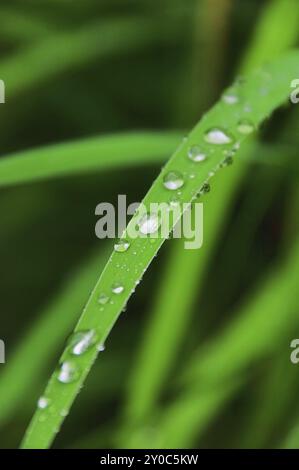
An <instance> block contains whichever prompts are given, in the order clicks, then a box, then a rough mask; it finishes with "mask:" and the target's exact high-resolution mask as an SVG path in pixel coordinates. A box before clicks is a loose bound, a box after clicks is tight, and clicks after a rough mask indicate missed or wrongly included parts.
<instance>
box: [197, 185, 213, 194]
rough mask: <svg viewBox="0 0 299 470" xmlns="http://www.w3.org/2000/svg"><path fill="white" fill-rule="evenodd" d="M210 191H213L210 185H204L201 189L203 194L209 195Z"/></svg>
mask: <svg viewBox="0 0 299 470" xmlns="http://www.w3.org/2000/svg"><path fill="white" fill-rule="evenodd" d="M210 191H211V186H210V185H209V183H204V184H203V185H202V187H201V188H200V193H201V194H206V193H209V192H210Z"/></svg>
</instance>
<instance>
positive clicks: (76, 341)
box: [68, 330, 96, 356]
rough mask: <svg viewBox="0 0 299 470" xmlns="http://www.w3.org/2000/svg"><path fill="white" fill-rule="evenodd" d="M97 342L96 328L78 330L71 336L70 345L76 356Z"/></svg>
mask: <svg viewBox="0 0 299 470" xmlns="http://www.w3.org/2000/svg"><path fill="white" fill-rule="evenodd" d="M95 343H96V333H95V331H94V330H85V331H76V332H75V333H74V334H73V335H72V336H71V338H70V340H69V343H68V346H69V348H70V351H71V353H72V354H74V355H75V356H80V355H81V354H83V353H85V351H87V350H88V349H89V348H91V347H92V346H93V345H94V344H95Z"/></svg>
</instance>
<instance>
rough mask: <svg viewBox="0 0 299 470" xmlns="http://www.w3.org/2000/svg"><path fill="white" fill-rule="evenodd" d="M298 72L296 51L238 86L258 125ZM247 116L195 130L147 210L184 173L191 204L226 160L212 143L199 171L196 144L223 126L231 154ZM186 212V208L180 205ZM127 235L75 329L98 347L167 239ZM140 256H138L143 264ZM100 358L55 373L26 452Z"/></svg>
mask: <svg viewBox="0 0 299 470" xmlns="http://www.w3.org/2000/svg"><path fill="white" fill-rule="evenodd" d="M297 73H299V53H298V52H297V51H293V52H291V53H289V54H286V55H285V56H284V57H282V58H280V59H279V60H277V61H275V62H273V63H272V64H269V65H268V66H267V73H265V70H263V69H258V70H256V71H255V72H252V73H251V74H249V75H248V77H247V80H246V81H245V82H242V83H239V84H238V87H239V91H240V96H242V97H244V99H245V101H246V102H248V103H250V105H251V108H252V112H251V115H250V118H251V119H252V121H253V123H254V125H255V126H256V127H257V126H258V125H259V124H260V123H261V122H262V121H263V120H264V119H265V118H266V117H268V116H269V115H270V114H271V112H272V111H273V110H274V109H276V108H277V107H278V106H280V105H281V104H282V103H283V102H284V101H285V100H286V99H287V98H288V95H289V83H290V80H291V79H292V77H293V76H294V75H296V74H297ZM261 88H263V89H266V90H267V91H268V93H266V94H265V93H263V95H259V93H258V91H257V90H260V89H261ZM244 114H245V115H246V119H248V113H246V112H244V108H243V102H242V100H240V103H237V104H236V106H234V107H231V106H228V105H227V104H225V103H224V102H223V101H221V102H219V103H218V104H217V105H216V106H214V107H213V108H212V109H211V110H210V112H209V113H207V114H206V115H205V116H204V118H203V119H202V120H201V122H200V123H199V124H198V125H197V126H196V127H195V128H194V129H193V131H192V132H191V133H190V135H189V136H188V138H187V139H186V140H185V141H183V142H182V144H181V146H180V147H179V148H178V150H177V151H176V152H175V153H174V155H173V156H172V158H171V159H170V160H169V162H168V163H167V165H166V166H165V167H164V169H163V171H162V172H161V174H160V175H159V176H158V178H157V180H156V181H155V182H154V184H153V186H152V188H151V189H150V191H149V192H148V193H147V195H146V197H145V199H144V201H143V203H144V205H145V207H146V208H147V210H149V207H150V203H157V202H158V203H169V198H170V197H171V195H172V194H171V192H170V191H168V190H167V189H165V187H164V185H163V178H164V177H165V175H166V174H168V172H170V171H180V172H181V173H183V174H190V172H195V173H194V178H192V179H189V180H188V182H186V184H185V185H184V187H183V188H182V194H181V195H180V201H181V203H188V204H190V203H191V202H192V200H193V199H194V198H195V197H196V196H197V194H198V191H199V190H200V189H201V188H202V185H203V184H204V183H205V182H206V181H207V180H208V179H209V175H210V172H211V171H215V169H216V168H217V166H218V165H219V164H220V163H221V162H222V161H223V158H224V156H223V148H222V146H221V145H220V146H217V145H213V144H206V148H207V151H208V152H209V158H207V159H206V161H205V162H204V165H203V166H201V171H198V170H197V168H198V167H197V166H196V163H192V162H191V161H190V159H188V157H187V155H188V152H189V149H190V146H192V145H195V144H202V145H204V146H205V135H206V133H207V132H208V131H209V129H212V128H215V127H217V128H222V129H225V132H227V133H229V135H232V136H234V137H233V138H232V140H231V142H230V144H229V145H227V146H226V148H227V149H230V150H231V149H232V148H236V143H237V144H238V146H239V145H241V144H242V143H243V141H244V140H245V139H246V137H247V135H245V134H244V133H239V132H238V130H237V129H238V123H239V121H240V119H242V118H244ZM192 174H193V173H192ZM181 211H182V206H180V212H181ZM180 215H181V214H180ZM139 217H140V214H139V213H138V212H137V213H136V214H135V215H134V216H133V218H132V220H131V222H130V224H129V229H131V228H132V227H136V225H138V222H139ZM177 220H178V219H177V217H174V219H173V224H171V226H170V230H171V229H172V227H173V226H174V225H175V223H176V222H177ZM124 237H126V238H128V239H129V242H130V244H131V246H130V249H129V250H127V251H126V252H124V253H117V252H114V253H113V254H112V255H111V258H110V260H109V262H108V264H107V265H106V267H105V269H104V271H103V273H102V275H101V277H100V279H99V281H98V283H97V285H96V287H95V289H94V291H93V292H92V294H91V297H90V299H89V301H88V303H87V306H86V308H85V310H84V312H83V314H82V317H81V319H80V320H79V322H78V324H77V326H76V329H75V332H80V331H82V330H83V331H85V330H88V331H90V330H92V331H94V332H95V334H96V338H97V342H98V344H102V343H103V342H104V341H105V340H106V338H107V336H108V335H109V333H110V331H111V329H112V327H113V325H114V323H115V322H116V320H117V318H118V316H119V315H120V313H121V311H122V309H123V308H124V306H125V305H126V303H127V301H128V299H129V297H130V296H131V294H132V292H133V291H134V289H135V287H136V283H138V282H139V281H140V279H141V278H142V276H143V274H144V272H145V270H146V269H147V267H148V266H149V264H150V262H151V261H152V259H153V258H154V256H155V254H156V253H157V251H158V250H159V248H160V246H161V245H162V243H163V242H164V238H155V239H152V238H148V237H145V238H144V237H141V236H139V237H137V238H130V236H129V232H128V231H126V232H125V234H124ZM153 240H154V243H153ZM134 252H136V253H137V254H138V262H137V261H136V256H134ZM114 282H119V283H120V284H122V285H123V286H124V291H123V292H122V294H121V295H118V296H114V297H113V301H112V302H107V303H106V305H105V306H104V308H103V311H102V310H101V308H102V307H101V306H100V304H99V302H98V299H99V296H100V295H103V294H104V295H107V296H112V295H113V294H112V292H111V289H112V285H113V283H114ZM97 355H98V348H97V347H93V348H90V349H88V350H87V351H86V352H85V354H83V355H79V356H77V357H76V358H75V365H74V367H75V373H76V374H75V375H76V380H73V381H72V382H71V383H68V384H62V383H61V382H60V381H59V380H58V375H59V372H58V371H55V372H54V374H53V376H52V377H51V379H50V381H49V383H48V386H47V388H46V391H45V396H46V397H47V398H48V399H49V400H50V401H51V403H52V406H51V407H50V408H49V409H47V408H46V409H44V410H40V409H39V410H37V411H36V413H35V415H34V417H33V420H32V422H31V424H30V426H29V428H28V430H27V433H26V435H25V438H24V441H23V444H22V447H23V448H32V447H33V448H45V447H48V446H49V445H50V443H51V442H52V441H53V439H54V437H55V434H56V433H57V432H58V430H59V428H60V426H61V424H62V422H63V420H64V416H65V414H66V413H67V412H68V411H69V409H70V407H71V404H72V403H73V401H74V399H75V397H76V395H77V394H78V392H79V390H80V388H81V386H82V384H83V382H84V380H85V378H86V376H87V374H88V372H89V370H90V368H91V367H92V364H93V362H94V361H95V359H96V357H97ZM67 360H70V351H69V347H68V346H67V347H66V349H65V351H64V352H63V354H62V357H61V361H67ZM40 418H42V419H40Z"/></svg>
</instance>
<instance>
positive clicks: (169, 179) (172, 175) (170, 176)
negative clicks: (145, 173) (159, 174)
mask: <svg viewBox="0 0 299 470" xmlns="http://www.w3.org/2000/svg"><path fill="white" fill-rule="evenodd" d="M163 184H164V186H165V188H166V189H170V190H171V191H174V190H176V189H179V188H181V187H182V186H183V184H184V177H183V175H182V174H181V173H180V172H179V171H170V172H169V173H167V174H166V175H165V176H164V178H163Z"/></svg>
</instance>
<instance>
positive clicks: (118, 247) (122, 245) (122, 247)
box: [114, 240, 130, 253]
mask: <svg viewBox="0 0 299 470" xmlns="http://www.w3.org/2000/svg"><path fill="white" fill-rule="evenodd" d="M129 247H130V243H129V242H128V241H127V240H119V242H117V243H115V245H114V250H115V251H117V253H124V252H125V251H127V250H128V248H129Z"/></svg>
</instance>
